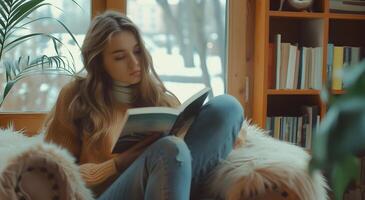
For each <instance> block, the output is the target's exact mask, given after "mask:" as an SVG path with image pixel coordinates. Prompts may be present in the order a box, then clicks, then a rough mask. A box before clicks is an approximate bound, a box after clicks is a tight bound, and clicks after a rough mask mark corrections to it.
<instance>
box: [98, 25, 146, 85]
mask: <svg viewBox="0 0 365 200" xmlns="http://www.w3.org/2000/svg"><path fill="white" fill-rule="evenodd" d="M102 55H103V61H104V68H105V70H106V72H107V73H108V74H109V75H110V77H112V79H113V80H114V81H119V82H122V83H125V84H127V85H131V84H136V83H139V82H140V81H141V74H142V73H141V67H140V62H141V49H140V47H139V44H138V42H137V39H136V37H135V36H134V34H133V33H132V32H130V31H122V32H118V33H115V34H114V35H113V36H112V37H111V39H110V40H109V42H108V43H107V45H106V47H105V49H104V51H103V52H102Z"/></svg>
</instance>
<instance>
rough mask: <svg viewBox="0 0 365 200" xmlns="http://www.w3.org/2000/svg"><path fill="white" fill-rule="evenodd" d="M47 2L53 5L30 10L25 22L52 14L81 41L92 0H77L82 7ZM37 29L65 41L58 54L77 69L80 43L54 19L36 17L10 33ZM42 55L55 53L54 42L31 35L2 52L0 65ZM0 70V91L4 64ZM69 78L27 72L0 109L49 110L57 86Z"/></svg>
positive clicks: (30, 31)
mask: <svg viewBox="0 0 365 200" xmlns="http://www.w3.org/2000/svg"><path fill="white" fill-rule="evenodd" d="M46 2H47V3H50V4H52V6H44V7H41V8H40V9H38V10H37V11H35V12H34V13H32V15H31V16H30V19H25V20H24V23H26V22H28V21H30V20H34V19H37V18H42V17H53V18H55V19H57V20H60V21H61V22H63V23H64V24H65V25H66V26H67V27H68V28H69V30H70V31H71V32H72V33H73V34H74V36H75V37H76V40H77V41H78V44H79V45H81V44H82V42H83V39H84V36H85V33H86V31H87V28H88V26H89V23H90V19H91V17H90V15H91V1H90V0H76V2H77V3H78V4H79V5H80V7H81V8H80V7H78V6H77V5H76V4H75V3H73V2H72V1H60V0H46ZM75 19H77V20H75ZM80 25H81V26H80ZM37 32H46V33H49V34H52V35H53V36H55V37H56V38H58V39H59V40H60V41H61V42H62V43H63V44H64V46H62V47H61V48H60V54H61V55H62V56H65V57H67V60H69V61H71V62H72V60H73V62H74V65H73V66H74V68H71V69H69V70H73V71H75V72H76V71H78V70H80V69H81V68H82V66H83V65H82V60H81V54H80V53H81V52H80V49H79V47H78V46H77V45H76V43H75V42H74V41H73V40H72V38H71V37H70V36H69V35H68V33H67V31H66V30H65V29H64V28H63V27H62V26H61V25H60V24H58V23H57V22H56V20H51V19H43V20H39V21H36V22H35V23H31V24H29V25H27V29H22V30H18V31H16V32H15V34H14V36H13V37H14V38H15V37H19V36H22V35H24V34H30V33H37ZM42 55H47V56H55V55H56V51H55V50H54V43H53V42H52V40H49V39H47V38H44V37H34V38H32V39H31V40H29V41H27V42H26V43H23V44H21V45H20V46H17V47H15V48H14V49H13V50H11V51H9V52H7V53H6V54H4V56H3V58H2V65H1V66H4V63H6V62H10V63H15V62H16V61H18V59H19V57H20V56H22V57H23V62H26V60H27V56H30V59H34V58H36V57H39V56H42ZM71 55H72V56H71ZM23 66H24V65H23V64H22V65H20V67H23ZM0 73H1V74H0V81H1V84H2V85H1V86H2V87H1V95H2V94H3V91H4V87H5V83H6V82H5V81H6V79H5V69H4V67H1V68H0ZM69 78H70V77H69V76H65V75H55V74H43V75H31V76H26V77H25V78H22V79H20V80H19V81H17V82H16V83H15V85H14V86H13V88H12V89H11V90H10V92H9V94H8V95H7V96H6V98H5V99H4V101H3V104H2V106H1V108H0V111H2V112H10V111H49V110H50V109H51V108H52V106H53V105H54V103H55V101H56V99H57V96H58V93H59V90H60V89H61V88H62V86H63V85H64V84H66V83H67V81H69V80H70V79H69Z"/></svg>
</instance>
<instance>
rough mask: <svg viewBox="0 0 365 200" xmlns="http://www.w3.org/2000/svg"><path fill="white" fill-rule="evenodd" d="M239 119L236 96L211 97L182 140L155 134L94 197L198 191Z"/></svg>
mask: <svg viewBox="0 0 365 200" xmlns="http://www.w3.org/2000/svg"><path fill="white" fill-rule="evenodd" d="M242 121H243V109H242V107H241V104H240V103H239V102H238V101H237V100H236V99H235V98H234V97H232V96H229V95H221V96H217V97H215V98H213V99H211V100H210V101H209V102H208V103H206V104H205V105H204V106H203V107H202V108H201V111H200V113H199V115H198V116H197V117H196V119H195V121H194V122H193V124H192V125H191V127H190V128H189V130H188V132H187V134H186V136H185V139H184V140H182V139H180V138H177V137H174V136H166V137H163V138H161V139H159V140H157V141H156V142H155V143H153V144H152V145H150V146H149V147H148V148H147V149H146V150H145V151H144V153H142V154H141V156H139V158H137V160H135V161H134V162H133V163H132V164H131V166H129V168H128V169H126V170H125V171H124V172H123V173H122V174H121V175H120V176H119V177H118V178H117V179H116V180H115V181H114V183H113V184H112V185H111V186H110V187H109V188H108V189H107V190H106V191H105V192H104V193H103V194H102V195H101V196H100V197H99V198H98V199H100V200H104V199H105V200H113V199H118V200H119V199H133V200H139V199H145V200H187V199H189V198H193V197H198V196H199V194H200V191H199V189H200V188H201V187H200V186H201V185H202V184H203V183H204V180H205V178H206V176H207V174H208V173H209V172H210V171H211V170H212V169H213V168H214V167H215V166H217V164H218V163H219V162H220V160H222V159H225V158H226V157H227V156H228V154H229V153H230V152H231V150H232V148H233V144H234V141H235V139H236V136H237V134H238V132H239V129H240V128H241V124H242Z"/></svg>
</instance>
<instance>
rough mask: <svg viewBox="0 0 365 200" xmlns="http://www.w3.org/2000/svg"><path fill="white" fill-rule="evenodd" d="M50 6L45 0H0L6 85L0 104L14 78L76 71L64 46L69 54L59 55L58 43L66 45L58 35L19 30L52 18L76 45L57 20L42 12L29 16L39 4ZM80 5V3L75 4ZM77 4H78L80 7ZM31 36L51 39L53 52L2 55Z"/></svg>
mask: <svg viewBox="0 0 365 200" xmlns="http://www.w3.org/2000/svg"><path fill="white" fill-rule="evenodd" d="M72 1H73V3H75V4H76V5H77V6H79V4H78V3H77V2H76V1H75V0H72ZM46 6H53V5H52V4H50V3H48V2H47V1H45V0H1V1H0V67H4V68H5V76H6V86H5V89H4V91H3V94H2V98H1V100H0V105H1V104H2V102H3V100H4V98H5V97H6V95H7V94H8V93H9V91H10V89H11V88H12V87H13V85H14V83H16V82H17V81H18V80H20V79H22V78H24V77H26V76H29V75H33V74H37V73H59V74H66V75H73V74H75V73H76V71H75V66H74V60H73V57H72V54H71V52H70V51H69V50H68V53H69V55H70V56H69V57H70V58H71V59H70V58H67V57H66V56H65V55H62V54H61V53H60V51H59V49H60V47H65V46H66V48H67V45H65V44H64V43H63V42H62V41H61V40H60V39H59V38H57V37H55V36H54V35H52V34H51V33H47V32H30V33H26V34H24V33H22V32H24V30H28V27H29V26H30V25H32V24H34V23H37V22H39V21H42V20H48V21H52V22H54V23H56V24H58V25H59V26H61V27H62V28H63V29H64V30H66V32H67V33H68V34H69V35H70V36H71V38H72V40H73V42H74V43H75V44H76V45H77V46H78V47H79V48H80V46H79V44H78V42H77V40H76V38H75V36H74V35H73V34H72V32H71V31H70V30H69V28H67V26H66V25H65V24H64V23H63V22H61V21H60V20H58V19H56V18H53V17H50V16H46V17H36V18H35V19H34V18H32V17H31V16H32V14H33V13H35V12H36V11H37V10H39V9H40V8H42V7H46ZM79 7H80V6H79ZM80 8H81V7H80ZM35 37H43V38H46V39H48V40H51V41H52V42H53V44H54V50H55V52H56V55H52V56H50V55H38V56H36V57H35V58H31V57H30V56H27V55H25V56H20V57H19V58H14V59H12V61H6V60H5V55H6V54H7V53H9V51H10V50H12V49H13V48H17V47H18V46H19V45H20V44H23V43H25V42H26V41H28V40H31V39H34V38H35Z"/></svg>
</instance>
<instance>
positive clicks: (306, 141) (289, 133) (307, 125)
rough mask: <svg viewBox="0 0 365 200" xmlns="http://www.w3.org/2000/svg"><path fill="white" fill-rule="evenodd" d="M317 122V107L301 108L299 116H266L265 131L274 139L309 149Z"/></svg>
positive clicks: (318, 118)
mask: <svg viewBox="0 0 365 200" xmlns="http://www.w3.org/2000/svg"><path fill="white" fill-rule="evenodd" d="M319 120H320V116H319V108H318V106H302V107H301V114H300V115H299V116H268V117H267V118H266V129H267V130H270V135H271V136H272V137H274V138H276V139H279V140H283V141H287V142H290V143H293V144H296V145H298V146H302V147H304V148H307V149H310V148H311V145H312V135H313V134H314V133H315V132H316V129H317V125H318V124H319Z"/></svg>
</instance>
